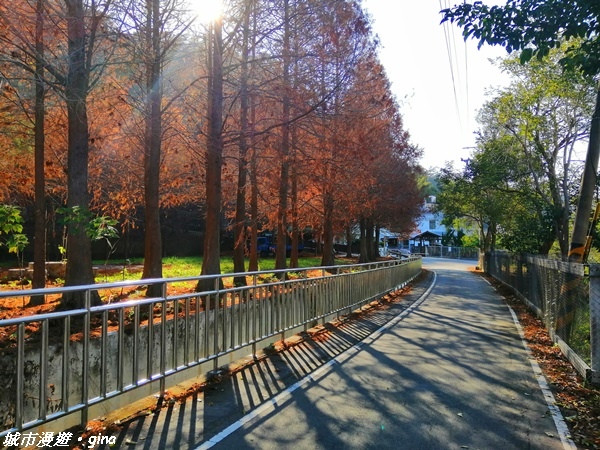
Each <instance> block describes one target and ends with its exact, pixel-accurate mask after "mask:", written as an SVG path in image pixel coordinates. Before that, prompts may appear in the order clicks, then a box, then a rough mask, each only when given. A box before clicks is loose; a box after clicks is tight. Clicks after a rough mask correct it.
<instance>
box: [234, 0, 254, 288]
mask: <svg viewBox="0 0 600 450" xmlns="http://www.w3.org/2000/svg"><path fill="white" fill-rule="evenodd" d="M251 10H252V2H249V3H247V4H246V7H245V11H244V24H243V29H242V30H243V31H242V64H241V67H240V70H241V75H240V139H239V151H238V184H237V195H236V206H235V223H234V224H233V240H234V247H233V271H234V272H235V273H242V272H245V270H246V267H245V253H246V236H245V229H246V179H247V171H248V169H247V166H248V161H247V157H248V109H249V100H248V96H249V94H248V76H249V73H248V58H249V50H250V49H249V40H250V13H251ZM233 282H234V284H235V286H246V277H243V276H241V277H235V278H234V279H233Z"/></svg>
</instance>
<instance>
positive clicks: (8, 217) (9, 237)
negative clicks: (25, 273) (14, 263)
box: [0, 205, 29, 267]
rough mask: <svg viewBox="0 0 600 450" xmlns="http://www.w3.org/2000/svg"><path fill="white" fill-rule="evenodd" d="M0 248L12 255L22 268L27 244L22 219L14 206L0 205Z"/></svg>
mask: <svg viewBox="0 0 600 450" xmlns="http://www.w3.org/2000/svg"><path fill="white" fill-rule="evenodd" d="M0 236H2V237H3V239H2V240H0V246H5V247H6V248H7V249H8V252H9V253H14V254H15V255H17V259H19V263H20V264H21V267H22V266H23V259H22V258H23V256H22V255H23V250H24V249H25V247H27V245H28V244H29V241H28V239H27V236H26V235H24V234H23V217H22V216H21V211H20V210H19V208H17V207H16V206H12V205H0Z"/></svg>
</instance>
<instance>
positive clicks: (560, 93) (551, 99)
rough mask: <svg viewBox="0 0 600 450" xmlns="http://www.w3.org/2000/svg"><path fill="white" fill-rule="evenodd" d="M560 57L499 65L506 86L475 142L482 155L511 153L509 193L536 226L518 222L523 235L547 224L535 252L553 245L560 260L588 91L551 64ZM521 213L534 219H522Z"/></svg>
mask: <svg viewBox="0 0 600 450" xmlns="http://www.w3.org/2000/svg"><path fill="white" fill-rule="evenodd" d="M563 55H564V53H563V52H560V51H556V50H552V51H551V52H550V54H549V55H548V56H547V57H546V58H544V60H542V61H537V60H535V61H530V62H529V63H528V64H526V65H521V64H519V62H518V60H517V59H515V58H508V59H506V60H505V61H504V62H503V63H502V67H503V68H504V70H505V72H507V73H509V74H510V75H511V80H512V81H511V83H510V84H509V86H508V87H507V88H505V89H502V90H500V91H499V92H498V94H497V95H496V97H495V98H494V99H493V100H491V101H490V102H488V103H487V104H486V105H485V106H484V108H483V109H482V111H481V113H480V116H479V122H480V123H481V125H482V128H481V131H480V134H479V140H480V142H482V143H483V144H484V146H486V147H487V148H486V149H485V152H486V153H488V154H491V153H490V152H492V151H493V150H492V148H493V146H494V145H500V146H501V148H498V149H497V151H500V152H503V151H511V152H512V155H513V156H512V158H513V159H514V162H513V163H512V164H513V165H514V164H515V163H517V161H518V165H515V166H514V167H515V169H514V170H513V171H512V174H508V175H510V176H511V177H512V188H513V189H514V190H518V191H519V192H521V194H522V195H521V198H522V203H526V204H527V209H524V210H523V213H524V215H523V216H522V217H525V216H528V217H529V219H528V220H530V221H531V220H538V221H539V225H538V226H536V225H534V224H527V225H525V222H522V224H523V225H524V228H523V233H531V230H532V229H534V228H540V229H547V228H548V220H550V227H551V228H550V229H551V230H553V232H552V233H550V234H548V233H545V232H543V233H542V234H545V235H546V243H545V244H543V245H540V247H539V250H538V251H540V252H541V253H547V252H548V251H549V250H550V247H551V246H552V243H553V242H555V241H556V242H557V243H558V245H559V247H560V253H561V255H562V257H563V258H564V259H566V258H567V255H568V251H569V222H570V211H571V193H572V192H573V191H574V190H575V189H574V184H576V182H575V178H576V177H575V176H574V175H575V174H576V173H577V171H578V169H579V166H578V165H577V164H576V163H575V161H574V160H575V159H576V158H575V157H574V156H575V148H576V144H577V143H578V142H581V141H582V140H583V139H585V138H586V137H587V135H588V125H589V124H588V120H587V117H589V115H590V114H591V110H590V109H591V108H590V105H591V104H592V102H593V99H594V86H593V85H592V84H591V83H590V82H589V80H588V79H587V78H586V77H583V76H582V75H581V74H578V73H572V72H564V71H562V70H560V67H558V65H557V64H556V62H557V61H558V60H560V59H561V58H562V56H563ZM527 210H530V211H532V212H533V213H534V214H527ZM513 223H516V222H513ZM513 231H514V232H515V233H518V232H519V231H518V230H513ZM535 236H538V237H539V236H540V234H538V233H535ZM522 240H523V239H521V238H518V239H516V240H513V242H517V241H522ZM525 240H527V238H525ZM535 240H537V237H536V239H535ZM527 247H529V246H527ZM528 251H531V250H528Z"/></svg>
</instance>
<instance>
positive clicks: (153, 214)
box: [142, 0, 162, 297]
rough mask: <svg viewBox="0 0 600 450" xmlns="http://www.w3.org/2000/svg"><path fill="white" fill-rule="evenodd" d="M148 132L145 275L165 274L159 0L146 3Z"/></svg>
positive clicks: (152, 289)
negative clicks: (163, 264)
mask: <svg viewBox="0 0 600 450" xmlns="http://www.w3.org/2000/svg"><path fill="white" fill-rule="evenodd" d="M146 5H147V14H148V16H147V44H148V45H147V46H148V50H149V56H148V58H149V61H148V62H147V63H146V91H147V93H148V105H147V108H146V133H145V138H144V144H145V145H144V147H145V149H144V150H145V152H144V226H145V230H144V271H143V273H142V278H162V236H161V231H160V194H159V185H160V153H161V135H162V111H161V103H162V82H161V48H160V26H161V20H160V0H148V1H147V3H146ZM161 294H162V287H161V285H159V284H153V285H150V286H148V288H147V290H146V295H147V296H149V297H158V296H160V295H161Z"/></svg>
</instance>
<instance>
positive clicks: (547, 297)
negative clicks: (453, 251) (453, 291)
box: [485, 252, 600, 383]
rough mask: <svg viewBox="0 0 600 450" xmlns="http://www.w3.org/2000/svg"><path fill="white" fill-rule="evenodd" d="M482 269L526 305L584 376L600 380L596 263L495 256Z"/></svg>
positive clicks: (598, 268)
mask: <svg viewBox="0 0 600 450" xmlns="http://www.w3.org/2000/svg"><path fill="white" fill-rule="evenodd" d="M485 270H486V272H487V273H489V274H490V275H492V276H493V277H494V278H496V279H498V280H500V281H501V282H503V283H504V284H506V285H508V286H510V287H512V288H513V290H514V291H516V292H517V293H518V294H519V296H520V297H521V298H522V299H524V300H525V301H526V302H527V304H528V305H529V306H530V307H531V309H533V310H534V311H535V312H536V314H537V315H538V316H539V317H540V319H542V320H543V322H544V324H545V326H546V328H547V330H548V332H549V334H550V335H551V337H552V339H553V340H554V341H555V342H557V343H558V344H559V346H560V347H561V349H562V351H563V353H564V354H565V356H567V357H568V358H569V360H570V361H571V362H572V363H573V365H574V366H575V367H576V368H577V370H578V371H579V372H580V373H581V374H582V375H583V376H584V377H586V378H587V379H589V380H591V381H593V382H595V383H598V382H599V381H600V379H599V375H600V265H597V264H594V265H583V264H574V263H568V262H563V261H558V260H554V259H549V258H547V257H542V256H536V255H515V254H511V253H507V252H493V253H489V254H486V264H485Z"/></svg>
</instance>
